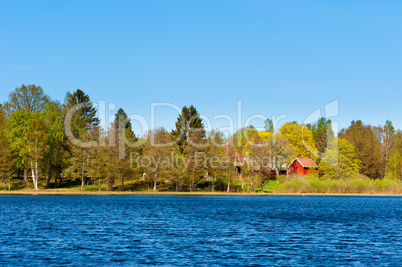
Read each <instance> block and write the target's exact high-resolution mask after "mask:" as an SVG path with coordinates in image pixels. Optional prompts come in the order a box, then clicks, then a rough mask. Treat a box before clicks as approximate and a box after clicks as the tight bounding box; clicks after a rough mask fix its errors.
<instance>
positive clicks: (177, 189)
mask: <svg viewBox="0 0 402 267" xmlns="http://www.w3.org/2000/svg"><path fill="white" fill-rule="evenodd" d="M176 192H179V176H177V182H176Z"/></svg>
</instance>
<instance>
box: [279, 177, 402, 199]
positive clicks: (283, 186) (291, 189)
mask: <svg viewBox="0 0 402 267" xmlns="http://www.w3.org/2000/svg"><path fill="white" fill-rule="evenodd" d="M274 192H277V193H317V194H328V193H330V194H390V195H399V194H402V182H401V181H396V180H391V179H383V180H379V179H377V180H372V179H365V178H359V179H348V180H346V179H345V180H322V179H319V178H317V177H315V176H314V177H305V178H293V179H287V180H284V181H283V182H282V183H280V184H278V186H277V187H276V188H275V191H274Z"/></svg>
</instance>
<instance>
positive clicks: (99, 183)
mask: <svg viewBox="0 0 402 267" xmlns="http://www.w3.org/2000/svg"><path fill="white" fill-rule="evenodd" d="M98 181H99V191H101V183H100V177H99V180H98Z"/></svg>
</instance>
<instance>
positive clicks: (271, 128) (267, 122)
mask: <svg viewBox="0 0 402 267" xmlns="http://www.w3.org/2000/svg"><path fill="white" fill-rule="evenodd" d="M264 129H265V131H266V132H268V133H273V132H275V129H274V123H273V122H272V120H271V119H266V120H265V126H264Z"/></svg>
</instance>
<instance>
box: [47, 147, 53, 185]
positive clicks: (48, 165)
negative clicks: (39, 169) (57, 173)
mask: <svg viewBox="0 0 402 267" xmlns="http://www.w3.org/2000/svg"><path fill="white" fill-rule="evenodd" d="M50 142H52V141H51V140H50ZM51 169H52V145H51V144H50V148H49V160H48V162H47V185H46V187H47V188H49V186H50V178H51V177H50V173H51Z"/></svg>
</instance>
